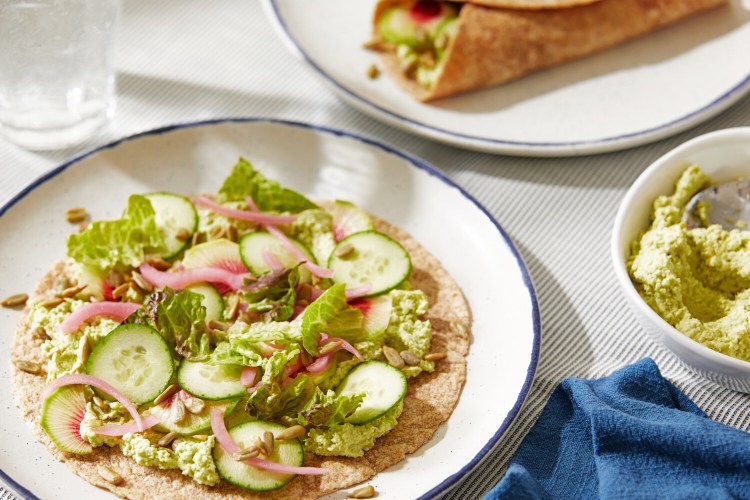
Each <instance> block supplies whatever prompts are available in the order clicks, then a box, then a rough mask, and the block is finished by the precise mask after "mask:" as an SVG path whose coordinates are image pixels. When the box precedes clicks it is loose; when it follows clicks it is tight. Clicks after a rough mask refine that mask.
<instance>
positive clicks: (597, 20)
mask: <svg viewBox="0 0 750 500" xmlns="http://www.w3.org/2000/svg"><path fill="white" fill-rule="evenodd" d="M726 1H727V0H600V1H597V2H594V3H591V4H588V5H579V6H574V7H566V8H557V9H508V8H490V7H485V6H480V5H475V4H473V3H466V4H464V5H463V6H462V7H461V9H460V11H459V14H458V20H457V24H456V27H455V31H454V33H453V36H452V37H451V38H450V41H449V43H448V46H447V48H446V51H445V54H444V56H443V58H442V60H441V62H440V63H439V64H440V66H441V67H442V69H439V70H438V71H437V73H436V77H435V78H434V80H433V83H432V86H431V87H430V88H426V87H424V86H422V85H420V84H418V83H417V82H416V81H415V80H414V79H413V78H409V77H408V76H407V75H406V74H405V72H404V70H403V64H402V63H401V61H400V60H399V58H398V57H397V56H396V55H395V54H393V53H387V54H384V65H385V68H386V71H387V72H388V73H389V74H391V75H392V76H393V78H395V79H396V81H397V82H398V83H399V84H400V85H401V86H402V87H404V88H405V89H406V90H407V91H408V92H409V93H410V94H412V95H413V96H414V97H416V98H417V99H419V100H422V101H429V100H432V99H437V98H440V97H446V96H450V95H454V94H458V93H461V92H466V91H469V90H475V89H479V88H483V87H488V86H492V85H498V84H501V83H505V82H508V81H510V80H513V79H516V78H519V77H521V76H524V75H527V74H529V73H531V72H533V71H536V70H539V69H542V68H547V67H550V66H554V65H556V64H560V63H562V62H565V61H569V60H571V59H576V58H580V57H583V56H586V55H588V54H591V53H594V52H597V51H599V50H602V49H605V48H608V47H612V46H614V45H617V44H620V43H622V42H624V41H626V40H629V39H632V38H635V37H638V36H641V35H645V34H647V33H650V32H652V31H654V30H656V29H658V28H661V27H663V26H666V25H669V24H671V23H674V22H677V21H679V20H681V19H683V18H685V17H687V16H690V15H692V14H695V13H698V12H701V11H704V10H707V9H710V8H713V7H716V6H718V5H721V4H724V3H726ZM399 3H403V2H399V0H382V1H381V2H379V4H378V6H377V8H376V12H375V24H374V25H375V35H376V36H379V33H378V19H379V16H380V15H381V14H382V13H383V12H384V11H385V10H386V9H388V7H390V6H393V5H395V4H399Z"/></svg>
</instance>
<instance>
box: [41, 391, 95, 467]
mask: <svg viewBox="0 0 750 500" xmlns="http://www.w3.org/2000/svg"><path fill="white" fill-rule="evenodd" d="M85 414H86V397H85V395H84V392H83V386H80V385H72V386H70V385H69V386H64V387H60V388H59V389H57V390H56V391H55V392H53V393H52V394H50V395H49V396H48V397H47V399H45V400H44V406H43V407H42V417H41V420H40V422H39V425H41V427H42V429H44V432H46V433H47V435H48V436H49V438H50V439H51V440H52V442H53V443H55V446H56V447H57V449H58V450H61V451H66V452H68V453H75V454H77V455H86V454H88V453H91V452H92V451H94V448H92V446H91V445H90V444H89V443H88V441H86V440H85V439H83V438H82V437H81V431H80V429H81V421H82V420H83V416H84V415H85Z"/></svg>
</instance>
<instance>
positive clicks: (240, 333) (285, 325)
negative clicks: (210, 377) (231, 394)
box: [209, 321, 299, 366]
mask: <svg viewBox="0 0 750 500" xmlns="http://www.w3.org/2000/svg"><path fill="white" fill-rule="evenodd" d="M298 337H299V335H298V333H297V328H296V327H295V325H293V324H292V323H289V322H288V321H273V322H269V323H253V324H251V325H247V324H245V323H242V322H238V323H235V324H234V325H232V327H231V328H230V329H229V331H227V340H226V341H225V342H220V343H219V344H218V345H217V346H216V348H215V349H214V351H213V353H211V358H210V359H209V363H212V364H220V365H243V366H261V365H263V364H264V363H266V362H267V361H266V360H265V359H264V358H263V355H262V352H261V351H262V349H261V346H260V345H259V343H260V342H273V343H274V344H278V345H282V346H284V347H285V348H286V347H296V346H297V344H298V341H297V340H296V339H297V338H298Z"/></svg>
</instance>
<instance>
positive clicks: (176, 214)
mask: <svg viewBox="0 0 750 500" xmlns="http://www.w3.org/2000/svg"><path fill="white" fill-rule="evenodd" d="M143 196H145V197H146V198H147V199H148V201H150V202H151V206H152V207H154V211H155V212H156V225H157V227H158V228H159V230H160V231H161V235H162V238H164V246H165V247H166V250H165V251H164V253H163V254H162V257H164V258H165V259H171V258H172V257H174V256H176V255H177V254H179V253H180V252H181V251H182V249H183V248H185V246H186V245H187V244H188V241H190V238H189V237H188V238H184V235H180V237H178V233H180V232H183V230H184V231H187V233H188V235H189V236H192V235H193V233H194V232H195V231H196V230H197V229H198V212H197V211H196V210H195V205H193V202H191V201H190V200H188V199H187V198H185V197H184V196H180V195H178V194H174V193H166V192H159V193H148V194H145V195H143Z"/></svg>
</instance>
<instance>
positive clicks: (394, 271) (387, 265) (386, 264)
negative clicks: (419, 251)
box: [328, 231, 411, 297]
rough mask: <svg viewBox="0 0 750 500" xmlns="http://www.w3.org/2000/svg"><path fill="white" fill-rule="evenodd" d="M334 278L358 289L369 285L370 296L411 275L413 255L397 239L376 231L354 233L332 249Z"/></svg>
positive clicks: (331, 261) (401, 281) (331, 258)
mask: <svg viewBox="0 0 750 500" xmlns="http://www.w3.org/2000/svg"><path fill="white" fill-rule="evenodd" d="M328 267H329V269H331V270H332V271H333V281H334V282H336V283H344V284H346V286H347V287H350V288H357V287H361V286H364V285H370V287H371V288H370V291H369V292H368V293H367V295H366V296H367V297H372V296H375V295H380V294H382V293H385V292H388V291H390V290H393V289H394V288H396V287H398V286H399V285H401V284H402V283H403V282H404V281H406V280H407V279H408V278H409V274H410V273H411V258H410V257H409V253H408V252H407V251H406V250H405V249H404V247H403V246H401V244H400V243H399V242H397V241H396V240H394V239H392V238H390V237H388V236H386V235H384V234H383V233H379V232H377V231H363V232H359V233H354V234H352V235H351V236H348V237H346V238H344V239H343V240H341V241H340V242H339V243H338V245H336V248H334V249H333V252H331V257H330V258H329V259H328Z"/></svg>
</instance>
